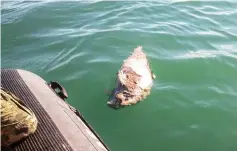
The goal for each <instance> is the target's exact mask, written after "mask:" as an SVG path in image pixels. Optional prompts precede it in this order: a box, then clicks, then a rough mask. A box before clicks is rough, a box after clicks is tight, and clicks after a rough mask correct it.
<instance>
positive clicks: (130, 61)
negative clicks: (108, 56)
mask: <svg viewBox="0 0 237 151" xmlns="http://www.w3.org/2000/svg"><path fill="white" fill-rule="evenodd" d="M154 78H155V75H154V74H153V73H152V71H151V69H150V65H149V62H148V60H147V57H146V54H145V53H144V52H143V50H142V47H141V46H138V47H137V48H135V49H134V52H133V53H132V55H131V56H129V57H128V58H127V59H126V60H124V62H123V64H122V66H121V69H120V70H119V72H118V75H117V80H116V87H115V89H114V91H113V94H112V98H111V99H110V101H109V102H108V105H110V106H111V107H118V106H127V105H131V104H136V103H137V102H139V101H141V100H143V99H145V98H146V96H148V95H149V94H150V90H151V87H152V85H153V79H154Z"/></svg>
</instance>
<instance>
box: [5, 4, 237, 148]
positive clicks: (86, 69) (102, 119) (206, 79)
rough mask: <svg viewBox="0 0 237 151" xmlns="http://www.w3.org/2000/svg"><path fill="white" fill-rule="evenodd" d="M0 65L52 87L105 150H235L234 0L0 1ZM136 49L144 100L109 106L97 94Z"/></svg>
mask: <svg viewBox="0 0 237 151" xmlns="http://www.w3.org/2000/svg"><path fill="white" fill-rule="evenodd" d="M1 13H2V17H1V33H2V35H1V39H2V41H1V67H2V68H21V69H25V70H29V71H31V72H34V73H36V74H38V75H39V76H41V77H42V78H43V79H45V80H46V81H50V80H55V81H58V82H60V83H61V84H62V85H63V86H64V87H65V88H66V90H67V92H68V95H69V98H68V102H69V103H70V104H71V105H73V106H74V107H75V108H77V109H78V110H79V111H80V112H81V113H82V114H83V115H84V117H85V118H86V119H87V121H88V122H89V123H90V125H91V126H92V127H93V128H94V129H95V130H96V131H97V132H98V134H99V135H100V136H101V138H102V139H103V140H104V141H105V143H106V144H107V145H108V146H109V148H110V149H111V150H112V151H145V150H148V151H158V150H159V151H236V150H237V79H236V78H237V2H235V1H228V2H227V1H191V0H190V1H164V2H163V1H160V2H159V1H156V2H155V1H78V2H73V1H62V2H59V1H43V2H26V1H12V2H10V1H3V2H2V8H1ZM138 45H141V46H143V49H144V51H145V52H146V54H147V56H148V58H149V61H150V63H151V68H152V69H153V71H154V73H155V74H156V76H157V79H156V80H155V81H154V86H153V88H152V91H151V95H150V96H148V97H147V99H145V100H144V101H142V102H141V103H139V104H136V105H134V106H129V107H126V108H122V109H120V110H113V109H111V108H109V107H108V106H107V104H106V102H107V99H108V96H107V95H106V94H105V91H107V90H111V89H112V88H113V86H114V81H115V76H116V72H117V70H118V69H119V67H120V65H121V63H122V61H123V60H124V59H126V57H128V55H130V54H131V52H132V51H133V49H134V48H135V47H137V46H138Z"/></svg>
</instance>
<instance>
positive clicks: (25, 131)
mask: <svg viewBox="0 0 237 151" xmlns="http://www.w3.org/2000/svg"><path fill="white" fill-rule="evenodd" d="M37 124H38V120H37V118H36V117H35V115H34V113H33V111H32V110H30V109H29V108H28V107H27V106H26V105H25V104H24V103H23V102H22V101H21V100H20V99H19V98H18V97H16V96H15V95H14V94H12V93H11V92H9V91H7V90H6V89H4V88H1V146H2V147H7V146H10V145H11V144H13V143H16V142H19V141H20V140H22V139H24V138H26V137H27V136H29V135H30V134H32V133H34V132H35V131H36V129H37Z"/></svg>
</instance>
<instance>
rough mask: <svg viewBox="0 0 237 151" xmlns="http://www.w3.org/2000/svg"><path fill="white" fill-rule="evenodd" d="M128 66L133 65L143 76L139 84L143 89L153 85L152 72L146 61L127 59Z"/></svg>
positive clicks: (134, 69)
mask: <svg viewBox="0 0 237 151" xmlns="http://www.w3.org/2000/svg"><path fill="white" fill-rule="evenodd" d="M126 66H127V67H131V68H132V69H133V71H135V72H136V73H137V74H139V75H140V76H141V81H140V84H139V86H140V87H141V88H143V89H146V88H149V87H151V85H152V77H151V72H150V70H149V69H148V68H147V62H146V60H144V61H140V60H139V61H137V60H135V59H131V60H127V62H126Z"/></svg>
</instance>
